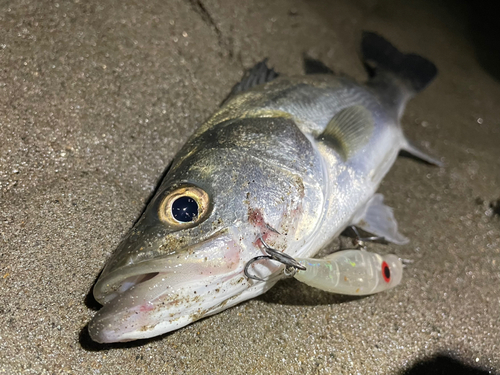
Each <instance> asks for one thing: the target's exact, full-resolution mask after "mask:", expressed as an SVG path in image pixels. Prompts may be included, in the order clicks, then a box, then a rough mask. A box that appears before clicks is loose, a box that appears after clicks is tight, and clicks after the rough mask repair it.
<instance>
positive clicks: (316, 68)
mask: <svg viewBox="0 0 500 375" xmlns="http://www.w3.org/2000/svg"><path fill="white" fill-rule="evenodd" d="M304 71H305V73H306V74H335V73H334V72H333V70H331V69H330V68H329V67H328V66H326V65H325V64H324V63H323V62H322V61H320V60H317V59H313V58H312V57H309V56H307V55H306V54H304Z"/></svg>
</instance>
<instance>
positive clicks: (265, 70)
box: [222, 58, 279, 104]
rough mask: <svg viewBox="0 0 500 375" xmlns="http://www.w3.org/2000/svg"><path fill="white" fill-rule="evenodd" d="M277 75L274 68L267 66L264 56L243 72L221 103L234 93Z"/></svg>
mask: <svg viewBox="0 0 500 375" xmlns="http://www.w3.org/2000/svg"><path fill="white" fill-rule="evenodd" d="M278 76H279V74H278V73H276V72H275V71H274V69H272V68H269V67H268V66H267V58H266V59H264V60H262V61H261V62H259V63H257V64H255V65H254V66H253V67H252V68H251V69H249V70H248V71H247V72H246V73H245V75H244V76H243V78H242V79H241V81H240V82H238V83H237V84H236V85H234V86H233V88H232V90H231V92H230V93H229V95H228V96H227V98H226V99H224V101H223V102H222V104H224V103H225V102H226V101H228V100H229V99H230V98H232V97H233V96H235V95H236V94H239V93H240V92H244V91H247V90H250V89H251V88H253V87H255V86H258V85H261V84H263V83H267V82H271V81H272V80H274V79H275V78H277V77H278Z"/></svg>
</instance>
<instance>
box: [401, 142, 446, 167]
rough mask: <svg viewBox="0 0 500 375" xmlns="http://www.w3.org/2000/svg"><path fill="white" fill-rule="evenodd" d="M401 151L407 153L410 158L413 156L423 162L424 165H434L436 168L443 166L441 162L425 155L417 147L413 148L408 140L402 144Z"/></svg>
mask: <svg viewBox="0 0 500 375" xmlns="http://www.w3.org/2000/svg"><path fill="white" fill-rule="evenodd" d="M401 149H402V150H403V151H405V152H407V153H408V154H410V155H411V156H413V157H415V158H417V159H420V160H423V161H424V162H426V163H429V164H432V165H435V166H438V167H443V166H444V164H443V162H442V161H441V160H439V159H437V158H435V157H432V156H430V155H428V154H426V153H425V152H424V151H422V150H420V149H419V148H418V147H417V146H415V145H414V144H412V143H411V142H410V141H408V140H405V143H404V144H403V146H402V147H401Z"/></svg>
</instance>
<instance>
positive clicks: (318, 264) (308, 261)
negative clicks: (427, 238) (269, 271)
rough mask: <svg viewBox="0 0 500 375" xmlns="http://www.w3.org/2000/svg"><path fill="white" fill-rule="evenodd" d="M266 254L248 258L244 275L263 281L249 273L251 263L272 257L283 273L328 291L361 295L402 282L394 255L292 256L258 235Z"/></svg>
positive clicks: (351, 251)
mask: <svg viewBox="0 0 500 375" xmlns="http://www.w3.org/2000/svg"><path fill="white" fill-rule="evenodd" d="M260 240H261V242H262V244H263V245H264V248H265V251H266V252H267V254H268V255H262V256H258V257H255V258H253V259H251V260H250V261H249V262H248V263H247V265H246V267H245V275H246V276H247V277H248V278H250V279H254V280H259V281H265V280H263V279H261V278H259V277H257V276H255V275H252V274H250V273H249V272H248V269H249V267H250V266H251V265H252V263H254V262H257V261H259V260H261V259H271V260H275V261H277V262H280V263H282V264H284V265H285V266H286V268H285V270H284V272H283V274H284V276H288V277H295V278H296V279H297V280H299V281H300V282H303V283H305V284H307V285H309V286H312V287H314V288H317V289H321V290H324V291H326V292H330V293H340V294H346V295H353V296H362V295H369V294H375V293H379V292H383V291H385V290H388V289H391V288H394V287H395V286H397V285H398V284H399V283H400V282H401V278H402V276H403V264H402V263H401V261H400V260H399V258H398V257H397V256H396V255H393V254H388V255H379V254H375V253H370V252H368V251H365V250H356V249H348V250H342V251H337V252H335V253H333V254H330V255H328V256H326V257H325V258H322V259H314V258H292V257H290V256H289V255H287V254H284V253H281V252H279V251H276V250H274V249H273V248H271V247H270V246H269V245H267V243H266V242H264V240H263V239H262V238H261V239H260Z"/></svg>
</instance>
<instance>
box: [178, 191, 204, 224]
mask: <svg viewBox="0 0 500 375" xmlns="http://www.w3.org/2000/svg"><path fill="white" fill-rule="evenodd" d="M172 216H173V217H174V219H175V220H177V221H180V222H181V223H189V222H190V221H194V220H195V219H196V217H197V216H198V203H196V201H195V200H194V199H193V198H190V197H180V198H177V199H176V200H175V201H174V203H172Z"/></svg>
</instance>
